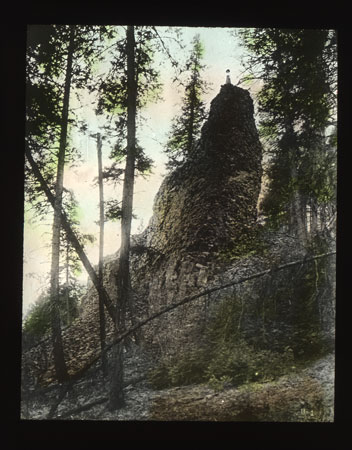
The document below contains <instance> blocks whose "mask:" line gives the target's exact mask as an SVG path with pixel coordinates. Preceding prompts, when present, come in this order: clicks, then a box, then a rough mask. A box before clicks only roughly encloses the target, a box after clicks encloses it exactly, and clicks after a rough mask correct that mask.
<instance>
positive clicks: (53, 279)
mask: <svg viewBox="0 0 352 450" xmlns="http://www.w3.org/2000/svg"><path fill="white" fill-rule="evenodd" d="M73 48H74V26H73V25H71V27H70V42H69V47H68V55H67V65H66V75H65V86H64V98H63V106H62V124H61V132H60V145H59V154H58V162H57V173H56V186H55V205H54V221H53V233H52V247H51V270H50V315H51V336H52V344H53V356H54V365H55V372H56V377H57V380H58V381H59V382H62V381H64V380H66V379H67V378H68V372H67V367H66V363H65V356H64V350H63V344H62V335H61V319H60V311H59V264H60V230H61V208H62V192H63V180H64V167H65V153H66V142H67V128H68V108H69V99H70V88H71V75H72V60H73Z"/></svg>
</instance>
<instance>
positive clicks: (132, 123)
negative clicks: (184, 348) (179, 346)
mask: <svg viewBox="0 0 352 450" xmlns="http://www.w3.org/2000/svg"><path fill="white" fill-rule="evenodd" d="M134 51H135V38H134V27H133V26H128V27H127V158H126V167H125V177H124V183H123V194H122V218H121V248H120V259H119V271H118V278H117V304H116V332H117V333H118V334H120V333H123V332H124V330H125V326H126V323H125V322H126V308H127V306H128V305H129V304H130V300H131V299H130V298H129V295H130V289H129V288H130V271H129V256H130V235H131V223H132V206H133V186H134V170H135V156H136V155H135V153H136V151H135V148H136V96H137V87H136V78H135V61H134ZM114 364H115V367H114V370H113V374H112V380H111V392H110V402H109V407H110V409H111V410H115V409H118V408H121V407H122V406H123V405H124V403H125V399H124V393H123V381H124V361H123V343H122V342H119V343H118V344H117V345H116V348H115V361H114Z"/></svg>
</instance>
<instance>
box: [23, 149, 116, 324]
mask: <svg viewBox="0 0 352 450" xmlns="http://www.w3.org/2000/svg"><path fill="white" fill-rule="evenodd" d="M25 153H26V158H27V160H28V162H29V164H30V166H31V168H32V170H33V173H34V175H35V177H36V178H37V180H38V181H39V183H40V186H41V188H42V189H43V192H44V193H45V195H46V197H47V199H48V201H49V202H50V204H51V206H52V207H53V208H54V207H55V196H54V195H53V194H52V193H51V191H50V189H49V187H48V185H47V184H46V181H45V180H44V178H43V176H42V174H41V173H40V170H39V167H38V165H37V163H36V162H35V161H34V159H33V157H32V154H31V152H30V150H29V149H28V147H27V148H26V150H25ZM61 226H62V228H63V229H64V230H65V233H66V236H67V239H68V240H69V241H70V243H71V244H72V246H73V248H74V249H75V250H76V252H77V255H78V256H79V259H80V260H81V262H82V264H83V266H84V268H85V269H86V271H87V273H88V275H89V277H90V279H91V280H92V283H93V285H94V287H95V288H96V290H97V292H98V293H99V288H100V285H99V278H98V275H97V274H96V272H95V270H94V268H93V266H92V265H91V263H90V261H89V259H88V257H87V255H86V253H85V251H84V250H83V247H82V245H81V244H80V242H79V240H78V239H77V236H76V235H75V233H74V232H73V231H72V228H71V226H70V224H69V221H68V219H67V217H66V215H65V213H64V212H63V211H62V210H61ZM100 292H101V293H102V296H103V301H104V305H105V307H106V309H107V311H108V313H109V315H110V317H111V319H112V321H113V322H114V323H115V321H116V314H115V308H114V306H113V304H112V301H111V300H110V297H109V294H108V293H107V292H106V290H105V288H104V286H103V287H102V289H100Z"/></svg>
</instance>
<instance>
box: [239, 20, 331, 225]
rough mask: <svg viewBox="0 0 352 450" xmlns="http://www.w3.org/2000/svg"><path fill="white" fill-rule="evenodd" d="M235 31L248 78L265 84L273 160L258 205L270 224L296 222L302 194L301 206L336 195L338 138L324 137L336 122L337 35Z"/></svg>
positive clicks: (266, 133) (262, 99)
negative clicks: (327, 138) (242, 53)
mask: <svg viewBox="0 0 352 450" xmlns="http://www.w3.org/2000/svg"><path fill="white" fill-rule="evenodd" d="M238 34H239V36H240V38H241V40H242V44H243V46H244V47H245V48H246V49H247V50H248V55H247V57H246V60H245V67H246V69H247V70H248V74H247V76H246V79H247V80H248V79H249V78H251V77H252V78H253V79H258V78H259V79H261V80H262V82H263V86H262V89H261V90H260V92H259V94H258V106H259V115H260V128H261V137H262V139H263V140H264V143H265V148H266V149H267V151H268V154H269V156H270V160H269V170H268V171H267V176H268V179H269V183H268V189H267V194H266V197H265V198H264V201H263V202H262V205H261V208H262V210H263V212H264V214H265V215H266V216H267V217H268V222H269V225H271V226H274V227H277V226H280V225H282V224H291V226H293V224H294V220H295V216H297V215H298V214H302V213H303V214H304V211H297V206H295V205H297V203H295V198H297V195H298V196H299V198H300V203H301V205H302V209H303V210H304V208H305V205H307V204H309V205H314V207H318V206H319V205H321V204H322V203H325V204H326V203H328V202H334V201H335V191H336V143H335V144H333V140H330V143H328V142H327V141H326V138H325V136H324V135H325V133H326V130H327V129H328V127H329V125H330V124H331V121H335V120H336V90H337V57H336V54H337V52H336V34H335V32H334V31H332V30H307V29H296V30H289V29H273V28H257V29H245V30H240V31H239V32H238ZM333 146H335V147H333ZM293 231H294V230H293Z"/></svg>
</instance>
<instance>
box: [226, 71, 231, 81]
mask: <svg viewBox="0 0 352 450" xmlns="http://www.w3.org/2000/svg"><path fill="white" fill-rule="evenodd" d="M226 84H231V78H230V69H227V70H226Z"/></svg>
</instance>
